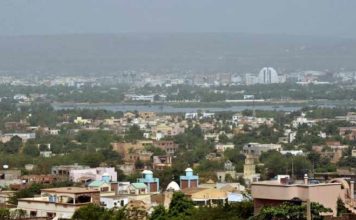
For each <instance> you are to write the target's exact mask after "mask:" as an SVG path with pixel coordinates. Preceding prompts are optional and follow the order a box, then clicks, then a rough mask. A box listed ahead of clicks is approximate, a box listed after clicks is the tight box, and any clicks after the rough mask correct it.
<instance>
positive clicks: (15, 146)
mask: <svg viewBox="0 0 356 220" xmlns="http://www.w3.org/2000/svg"><path fill="white" fill-rule="evenodd" d="M21 147H22V139H21V138H20V137H19V136H14V137H12V138H11V139H10V141H8V142H7V143H5V144H4V146H3V150H4V152H6V153H9V154H15V153H18V152H19V150H20V148H21Z"/></svg>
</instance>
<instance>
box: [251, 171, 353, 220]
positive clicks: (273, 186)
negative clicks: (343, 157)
mask: <svg viewBox="0 0 356 220" xmlns="http://www.w3.org/2000/svg"><path fill="white" fill-rule="evenodd" d="M345 182H346V181H345ZM345 186H346V185H345ZM345 186H344V185H343V184H342V183H341V182H340V181H331V182H330V183H320V184H312V183H310V182H309V181H308V177H307V176H306V177H305V180H304V182H303V181H301V183H291V184H290V183H289V181H285V180H284V179H280V180H279V181H278V180H272V181H261V182H255V183H252V184H251V194H252V197H253V202H254V212H255V214H258V213H259V211H260V210H261V208H263V207H264V206H276V205H280V204H282V203H283V202H287V201H293V202H297V203H305V202H306V201H308V200H309V201H310V202H317V203H320V204H322V205H323V206H325V207H326V208H330V209H332V211H333V213H332V214H333V215H334V216H336V208H337V205H336V202H337V199H338V198H341V199H342V200H343V201H345V195H347V192H348V191H349V189H350V188H349V186H347V188H345Z"/></svg>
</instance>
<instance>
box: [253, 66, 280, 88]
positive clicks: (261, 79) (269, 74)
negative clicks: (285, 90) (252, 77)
mask: <svg viewBox="0 0 356 220" xmlns="http://www.w3.org/2000/svg"><path fill="white" fill-rule="evenodd" d="M258 83H260V84H272V83H279V77H278V73H277V71H276V70H275V69H274V68H272V67H264V68H262V69H261V71H260V72H259V74H258Z"/></svg>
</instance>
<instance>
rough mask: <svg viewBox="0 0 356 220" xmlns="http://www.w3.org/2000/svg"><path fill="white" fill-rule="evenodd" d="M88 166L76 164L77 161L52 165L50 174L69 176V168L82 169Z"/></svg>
mask: <svg viewBox="0 0 356 220" xmlns="http://www.w3.org/2000/svg"><path fill="white" fill-rule="evenodd" d="M89 168H90V167H89V166H83V165H78V164H77V163H75V164H73V165H60V166H53V167H52V169H51V174H53V175H60V176H62V175H63V176H69V173H70V171H71V170H82V169H89Z"/></svg>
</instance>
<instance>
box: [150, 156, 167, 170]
mask: <svg viewBox="0 0 356 220" xmlns="http://www.w3.org/2000/svg"><path fill="white" fill-rule="evenodd" d="M152 166H153V169H154V170H164V169H166V168H169V167H171V166H172V156H153V163H152Z"/></svg>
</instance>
